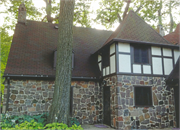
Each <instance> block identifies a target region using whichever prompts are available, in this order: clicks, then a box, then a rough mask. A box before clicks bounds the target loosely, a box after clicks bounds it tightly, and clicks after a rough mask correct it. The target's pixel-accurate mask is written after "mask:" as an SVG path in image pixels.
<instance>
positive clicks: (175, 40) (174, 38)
mask: <svg viewBox="0 0 180 130" xmlns="http://www.w3.org/2000/svg"><path fill="white" fill-rule="evenodd" d="M179 31H180V23H179V24H178V25H177V27H176V30H175V31H174V32H172V33H170V34H168V35H166V36H164V38H165V39H166V40H168V41H169V42H171V43H173V44H180V41H179V39H180V33H179Z"/></svg>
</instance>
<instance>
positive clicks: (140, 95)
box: [134, 86, 152, 107]
mask: <svg viewBox="0 0 180 130" xmlns="http://www.w3.org/2000/svg"><path fill="white" fill-rule="evenodd" d="M134 103H135V106H140V107H141V106H142V107H146V106H147V107H148V106H152V88H151V86H134Z"/></svg>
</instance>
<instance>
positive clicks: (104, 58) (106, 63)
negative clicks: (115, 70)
mask: <svg viewBox="0 0 180 130" xmlns="http://www.w3.org/2000/svg"><path fill="white" fill-rule="evenodd" d="M109 64H110V61H109V48H108V49H106V50H104V51H103V54H102V67H103V68H104V67H107V66H109Z"/></svg>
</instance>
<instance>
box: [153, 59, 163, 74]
mask: <svg viewBox="0 0 180 130" xmlns="http://www.w3.org/2000/svg"><path fill="white" fill-rule="evenodd" d="M152 68H153V74H160V75H162V74H163V72H162V59H161V58H159V57H152Z"/></svg>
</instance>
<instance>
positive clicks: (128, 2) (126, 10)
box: [123, 0, 131, 19]
mask: <svg viewBox="0 0 180 130" xmlns="http://www.w3.org/2000/svg"><path fill="white" fill-rule="evenodd" d="M130 3H131V0H127V4H126V8H125V10H124V13H123V19H124V18H125V17H126V15H127V12H128V9H129V5H130Z"/></svg>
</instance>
